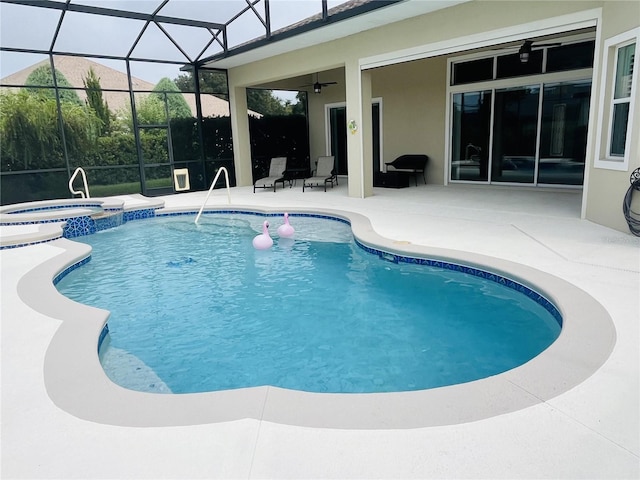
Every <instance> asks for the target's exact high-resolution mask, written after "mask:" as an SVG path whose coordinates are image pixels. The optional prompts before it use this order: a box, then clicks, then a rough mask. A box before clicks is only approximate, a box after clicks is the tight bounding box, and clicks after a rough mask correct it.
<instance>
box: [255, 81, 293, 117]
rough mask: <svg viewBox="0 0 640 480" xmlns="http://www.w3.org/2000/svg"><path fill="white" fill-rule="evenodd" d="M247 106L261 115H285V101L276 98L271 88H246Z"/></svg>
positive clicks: (286, 112)
mask: <svg viewBox="0 0 640 480" xmlns="http://www.w3.org/2000/svg"><path fill="white" fill-rule="evenodd" d="M247 107H248V108H249V110H253V111H254V112H258V113H261V114H262V115H287V114H288V113H290V111H287V108H286V106H285V103H283V102H282V100H280V99H279V98H276V97H275V96H274V95H273V93H272V92H271V90H259V89H255V88H248V89H247Z"/></svg>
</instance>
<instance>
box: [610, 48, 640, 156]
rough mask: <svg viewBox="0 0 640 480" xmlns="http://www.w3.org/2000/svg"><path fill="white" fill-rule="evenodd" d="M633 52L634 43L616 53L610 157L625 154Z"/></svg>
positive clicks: (634, 50) (634, 49)
mask: <svg viewBox="0 0 640 480" xmlns="http://www.w3.org/2000/svg"><path fill="white" fill-rule="evenodd" d="M635 52H636V44H635V43H631V44H629V45H624V46H622V47H619V48H618V49H617V52H616V72H615V75H614V82H615V84H614V93H613V102H612V114H611V127H610V134H609V152H608V154H609V156H611V157H624V154H625V145H626V141H627V126H628V123H629V107H630V104H631V87H632V80H633V66H634V60H635Z"/></svg>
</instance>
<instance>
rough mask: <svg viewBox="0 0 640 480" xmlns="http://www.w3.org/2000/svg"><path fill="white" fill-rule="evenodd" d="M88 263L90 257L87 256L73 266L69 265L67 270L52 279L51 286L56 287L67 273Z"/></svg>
mask: <svg viewBox="0 0 640 480" xmlns="http://www.w3.org/2000/svg"><path fill="white" fill-rule="evenodd" d="M90 261H91V255H87V256H86V257H84V258H83V259H82V260H78V261H77V262H76V263H74V264H73V265H69V266H68V267H67V268H65V269H64V270H62V271H61V272H60V273H58V274H57V275H56V276H55V277H53V284H54V285H57V284H58V283H60V280H62V279H63V278H64V277H66V276H67V275H69V273H71V272H73V271H74V270H75V269H76V268H80V267H81V266H83V265H85V264H87V263H89V262H90Z"/></svg>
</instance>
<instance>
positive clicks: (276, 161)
mask: <svg viewBox="0 0 640 480" xmlns="http://www.w3.org/2000/svg"><path fill="white" fill-rule="evenodd" d="M286 169H287V157H275V158H272V159H271V165H270V166H269V176H268V177H264V178H260V179H258V180H256V182H255V183H254V184H253V193H256V188H271V187H273V191H274V192H275V191H276V184H277V183H278V182H282V188H284V181H285V179H284V171H285V170H286Z"/></svg>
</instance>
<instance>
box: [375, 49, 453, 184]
mask: <svg viewBox="0 0 640 480" xmlns="http://www.w3.org/2000/svg"><path fill="white" fill-rule="evenodd" d="M446 73H447V60H446V58H444V57H437V58H430V59H426V60H417V61H414V62H408V63H402V64H398V65H393V66H388V67H383V68H378V69H374V70H372V78H373V96H374V97H379V98H382V117H383V118H382V125H383V131H382V146H383V150H382V159H383V162H391V161H393V159H394V158H396V157H398V156H399V155H402V154H405V153H424V154H426V155H428V156H429V163H428V165H427V182H428V183H436V184H442V183H443V179H444V164H445V162H444V152H445V143H444V142H445V127H446V125H445V109H446V100H447V99H446V88H447V85H446V80H447V78H446V77H447V75H446Z"/></svg>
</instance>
